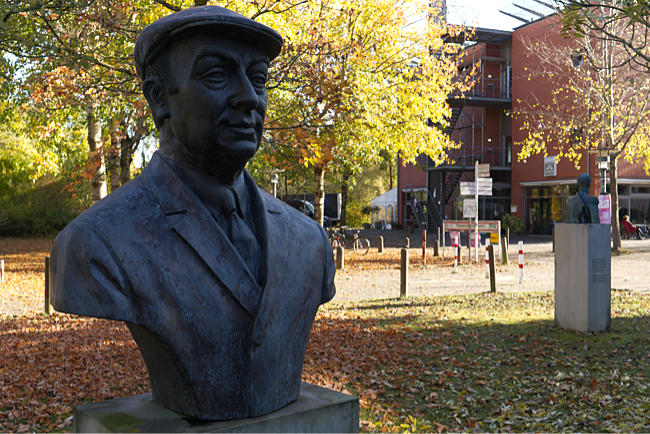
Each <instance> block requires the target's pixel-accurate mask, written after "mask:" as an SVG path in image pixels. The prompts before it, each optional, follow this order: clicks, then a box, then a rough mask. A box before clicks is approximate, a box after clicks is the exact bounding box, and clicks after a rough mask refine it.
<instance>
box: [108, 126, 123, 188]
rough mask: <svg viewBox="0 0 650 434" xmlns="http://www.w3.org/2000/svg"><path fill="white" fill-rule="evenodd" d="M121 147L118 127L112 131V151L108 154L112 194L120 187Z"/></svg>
mask: <svg viewBox="0 0 650 434" xmlns="http://www.w3.org/2000/svg"><path fill="white" fill-rule="evenodd" d="M120 147H121V137H120V131H119V129H118V128H117V125H114V126H113V128H112V129H111V149H110V151H109V152H108V156H107V157H108V158H107V162H108V167H107V169H108V173H109V175H110V180H111V193H112V192H114V191H115V190H117V189H118V188H119V187H120V172H121V171H120Z"/></svg>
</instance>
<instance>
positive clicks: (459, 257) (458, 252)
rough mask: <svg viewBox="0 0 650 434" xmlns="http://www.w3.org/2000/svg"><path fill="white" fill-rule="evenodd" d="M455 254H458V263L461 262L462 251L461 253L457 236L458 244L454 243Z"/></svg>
mask: <svg viewBox="0 0 650 434" xmlns="http://www.w3.org/2000/svg"><path fill="white" fill-rule="evenodd" d="M456 255H457V256H458V263H459V264H462V263H463V253H462V250H461V245H460V237H458V245H456Z"/></svg>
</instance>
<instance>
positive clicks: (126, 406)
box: [74, 383, 359, 432]
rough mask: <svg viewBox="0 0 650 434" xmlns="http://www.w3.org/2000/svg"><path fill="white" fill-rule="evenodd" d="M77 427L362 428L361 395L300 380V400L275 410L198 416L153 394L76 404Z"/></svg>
mask: <svg viewBox="0 0 650 434" xmlns="http://www.w3.org/2000/svg"><path fill="white" fill-rule="evenodd" d="M74 430H75V432H358V431H359V400H358V399H357V398H356V397H354V396H350V395H346V394H344V393H339V392H335V391H333V390H329V389H325V388H323V387H319V386H314V385H312V384H308V383H302V387H301V390H300V396H299V397H298V400H297V401H296V402H294V403H292V404H290V405H288V406H286V407H284V408H281V409H280V410H277V411H275V412H273V413H270V414H267V415H264V416H260V417H255V418H250V419H239V420H227V421H216V422H215V421H196V420H191V419H185V418H184V417H183V416H182V415H180V414H178V413H174V412H173V411H170V410H167V409H165V408H163V407H161V406H160V405H158V404H156V403H155V402H153V399H152V398H151V393H147V394H144V395H137V396H130V397H128V398H121V399H112V400H109V401H103V402H96V403H92V404H84V405H80V406H77V407H75V409H74Z"/></svg>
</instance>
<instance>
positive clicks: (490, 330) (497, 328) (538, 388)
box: [305, 292, 650, 432]
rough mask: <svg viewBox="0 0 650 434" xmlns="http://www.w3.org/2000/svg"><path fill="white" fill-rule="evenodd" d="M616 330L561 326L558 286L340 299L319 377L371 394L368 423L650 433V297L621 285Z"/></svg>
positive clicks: (326, 318)
mask: <svg viewBox="0 0 650 434" xmlns="http://www.w3.org/2000/svg"><path fill="white" fill-rule="evenodd" d="M612 316H613V320H612V331H611V332H609V333H598V334H588V333H574V332H568V331H563V330H560V329H558V328H556V327H555V326H554V325H553V295H552V293H533V294H489V293H484V294H475V295H468V296H456V297H438V298H431V299H405V300H397V299H393V300H382V301H372V302H363V303H357V304H356V305H350V304H339V305H330V306H328V307H327V308H325V309H323V310H322V311H321V314H320V317H319V320H318V321H317V323H316V325H315V328H314V331H313V332H312V341H311V343H310V346H309V349H308V361H307V363H306V366H305V374H306V377H307V379H308V380H311V381H313V382H321V383H325V384H327V385H329V386H333V387H337V386H339V387H341V386H342V389H343V390H345V391H348V392H349V393H351V394H354V395H357V396H359V397H360V399H361V420H362V429H363V430H368V431H405V430H410V431H449V430H450V431H468V430H469V431H471V430H476V431H597V432H602V431H644V432H647V431H649V430H650V387H649V385H648V377H649V376H650V363H649V362H648V359H649V358H650V340H649V339H648V333H649V332H650V296H647V295H645V296H644V295H639V294H635V293H627V292H614V293H613V294H612Z"/></svg>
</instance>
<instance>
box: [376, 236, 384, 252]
mask: <svg viewBox="0 0 650 434" xmlns="http://www.w3.org/2000/svg"><path fill="white" fill-rule="evenodd" d="M377 253H384V237H383V236H382V235H379V241H378V242H377Z"/></svg>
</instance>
